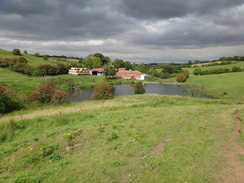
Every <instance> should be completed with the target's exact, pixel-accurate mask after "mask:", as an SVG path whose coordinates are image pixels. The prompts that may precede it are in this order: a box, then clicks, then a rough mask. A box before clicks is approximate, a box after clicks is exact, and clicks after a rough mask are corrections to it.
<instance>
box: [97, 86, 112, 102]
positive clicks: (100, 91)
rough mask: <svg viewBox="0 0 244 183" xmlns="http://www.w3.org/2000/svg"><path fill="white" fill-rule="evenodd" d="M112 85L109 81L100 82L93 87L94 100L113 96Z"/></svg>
mask: <svg viewBox="0 0 244 183" xmlns="http://www.w3.org/2000/svg"><path fill="white" fill-rule="evenodd" d="M112 91H113V87H112V86H111V85H110V84H109V83H101V84H100V85H97V86H96V87H95V89H94V93H93V96H92V98H94V99H95V100H106V99H111V98H113V92H112Z"/></svg>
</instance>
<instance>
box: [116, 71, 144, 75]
mask: <svg viewBox="0 0 244 183" xmlns="http://www.w3.org/2000/svg"><path fill="white" fill-rule="evenodd" d="M117 74H141V72H140V71H127V70H122V71H121V70H119V71H118V72H117Z"/></svg>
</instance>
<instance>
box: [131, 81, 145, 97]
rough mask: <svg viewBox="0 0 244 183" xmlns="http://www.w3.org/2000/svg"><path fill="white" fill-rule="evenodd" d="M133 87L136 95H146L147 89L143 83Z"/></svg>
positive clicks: (137, 83)
mask: <svg viewBox="0 0 244 183" xmlns="http://www.w3.org/2000/svg"><path fill="white" fill-rule="evenodd" d="M133 87H134V93H135V94H143V93H145V88H144V86H143V83H142V82H141V81H139V82H136V83H135V84H134V86H133Z"/></svg>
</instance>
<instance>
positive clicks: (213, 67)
mask: <svg viewBox="0 0 244 183" xmlns="http://www.w3.org/2000/svg"><path fill="white" fill-rule="evenodd" d="M233 67H240V68H244V62H237V63H234V64H228V65H216V66H205V67H199V68H201V70H202V71H204V70H211V69H218V68H228V69H230V70H231V69H232V68H233ZM196 68H197V67H195V68H185V69H184V70H188V71H189V73H190V74H193V71H194V69H196Z"/></svg>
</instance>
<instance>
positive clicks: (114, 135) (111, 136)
mask: <svg viewBox="0 0 244 183" xmlns="http://www.w3.org/2000/svg"><path fill="white" fill-rule="evenodd" d="M118 138H119V136H118V135H117V133H116V132H112V133H110V135H109V137H108V141H112V140H116V139H118Z"/></svg>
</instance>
